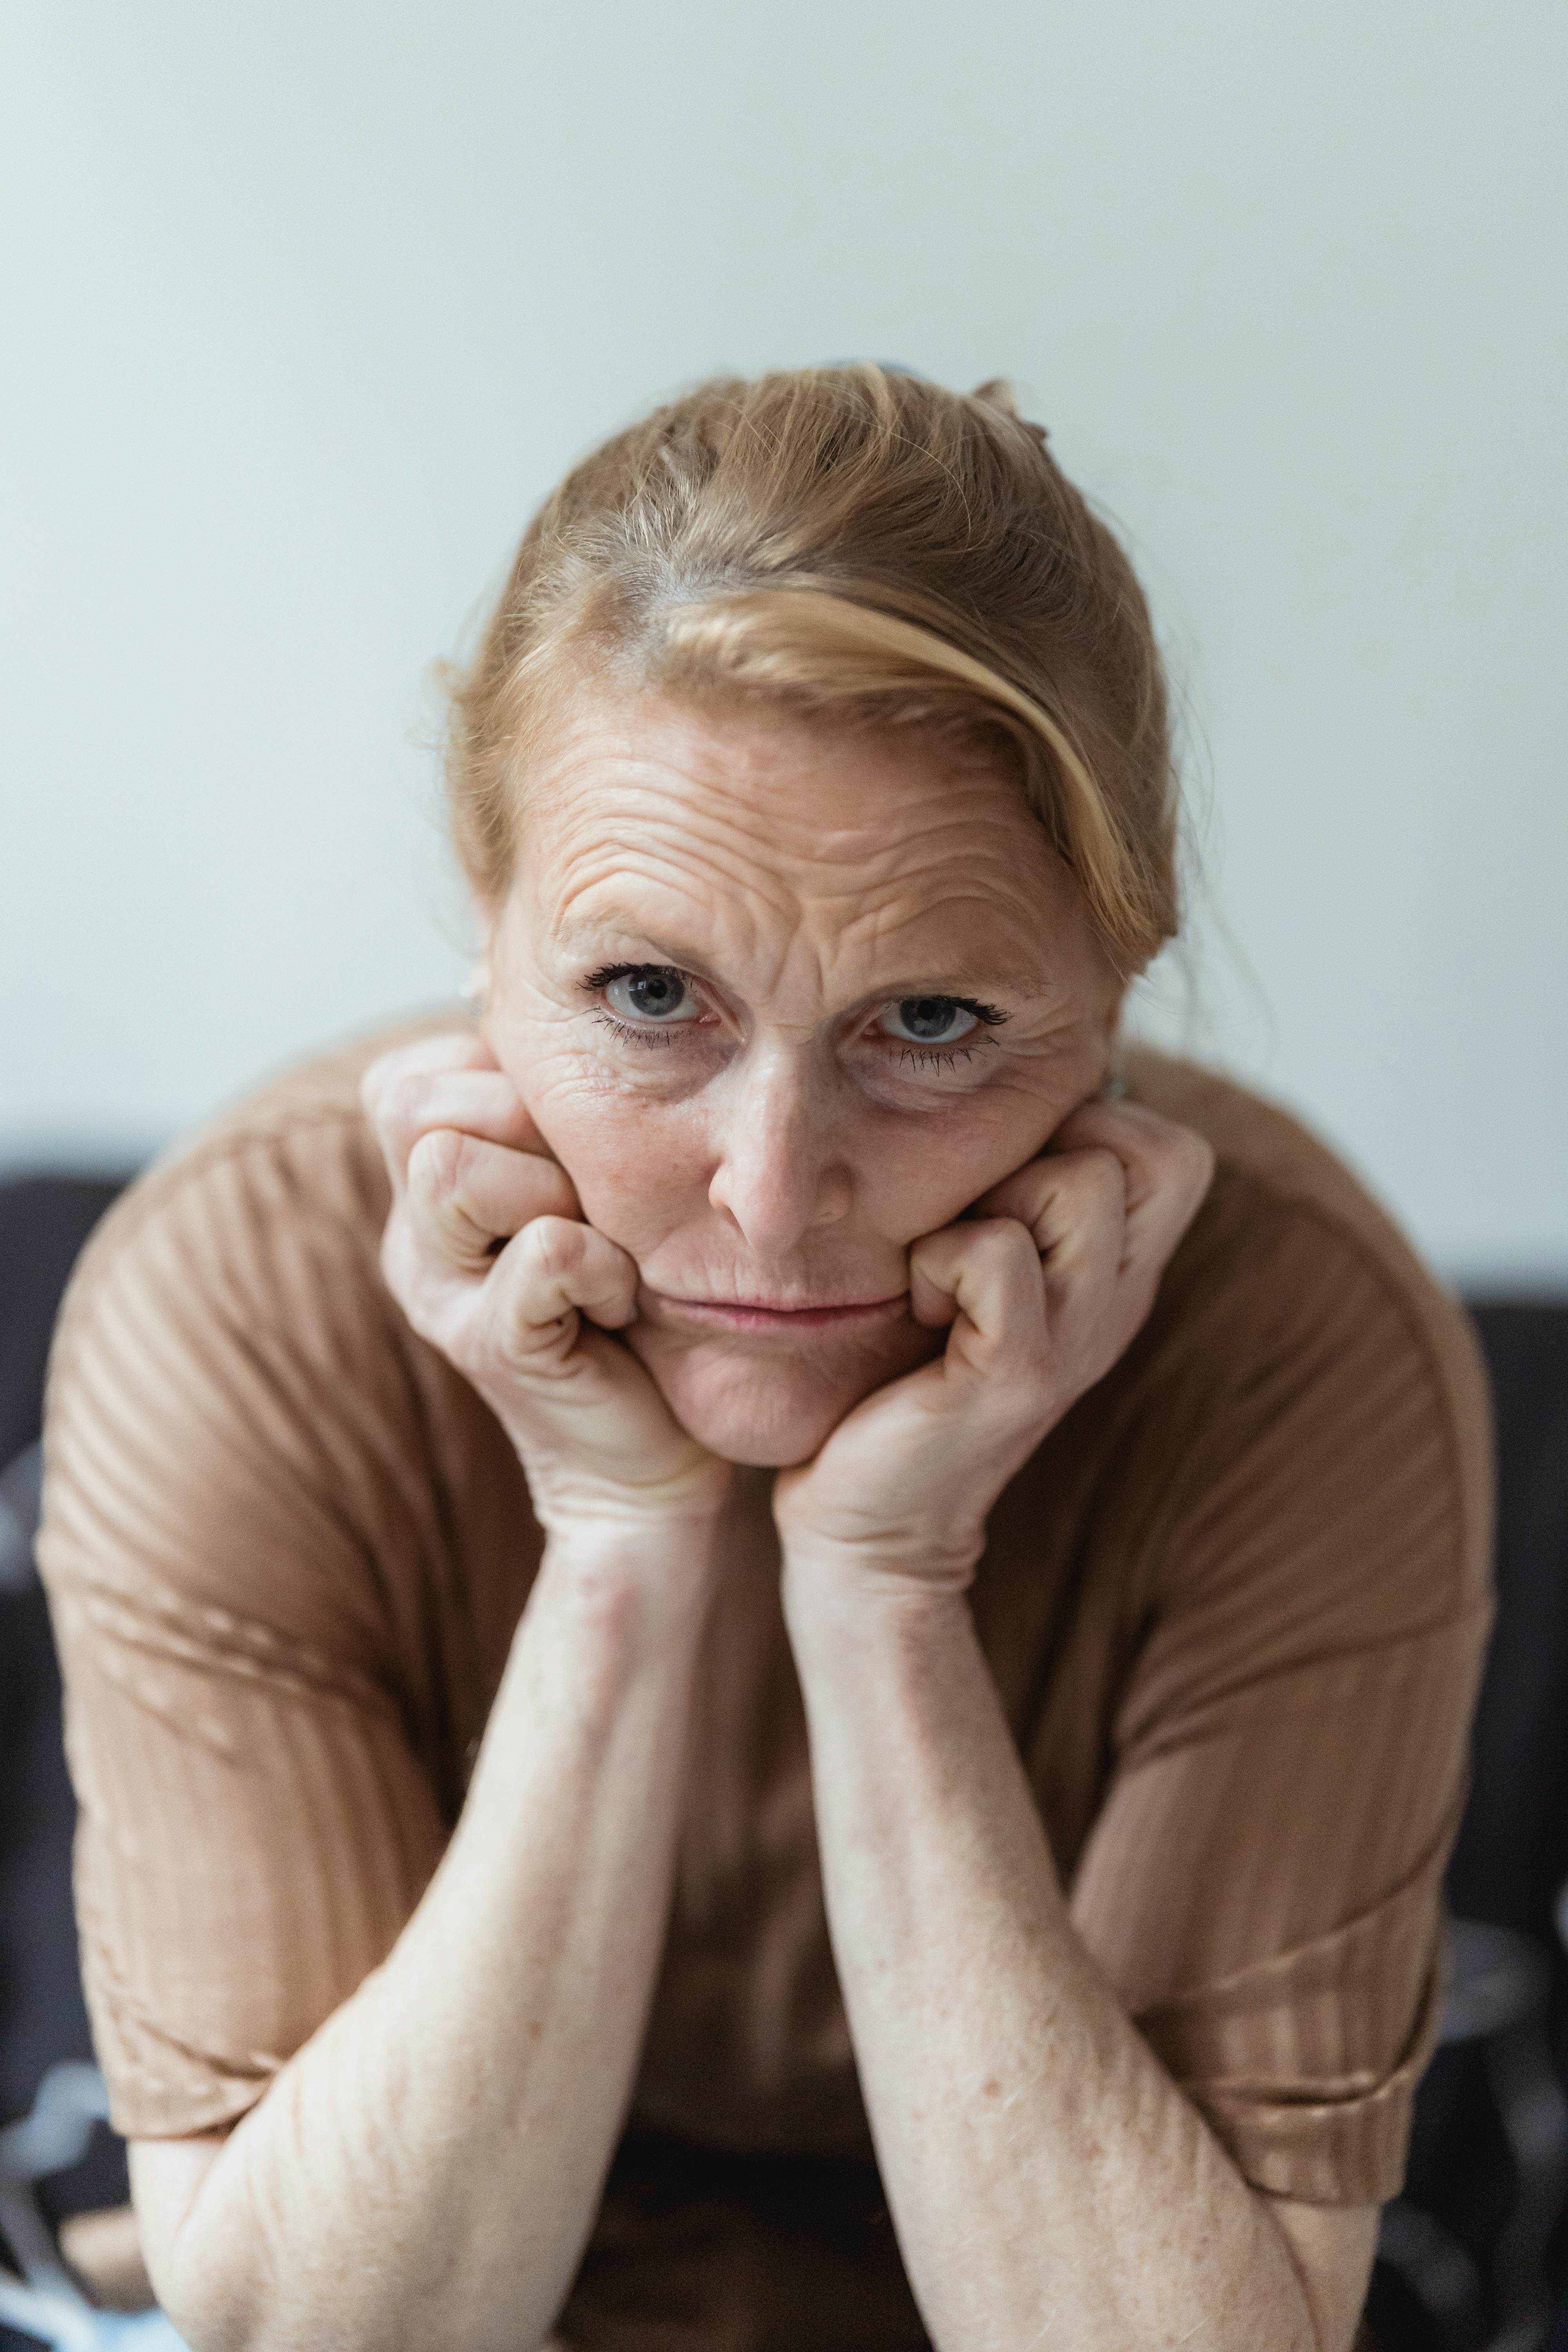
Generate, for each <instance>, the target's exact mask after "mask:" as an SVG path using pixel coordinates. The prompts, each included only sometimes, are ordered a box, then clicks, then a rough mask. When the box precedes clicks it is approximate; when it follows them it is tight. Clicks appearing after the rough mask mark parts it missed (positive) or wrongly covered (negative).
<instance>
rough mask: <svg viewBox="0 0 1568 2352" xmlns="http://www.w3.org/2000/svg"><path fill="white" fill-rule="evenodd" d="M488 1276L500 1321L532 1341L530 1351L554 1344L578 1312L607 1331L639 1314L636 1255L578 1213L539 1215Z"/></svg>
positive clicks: (508, 1247)
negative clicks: (557, 1334)
mask: <svg viewBox="0 0 1568 2352" xmlns="http://www.w3.org/2000/svg"><path fill="white" fill-rule="evenodd" d="M489 1281H490V1284H491V1286H492V1300H493V1312H494V1315H495V1317H496V1320H497V1322H498V1324H500V1327H501V1328H504V1329H507V1330H509V1331H510V1332H512V1333H514V1334H515V1335H516V1336H517V1337H518V1338H519V1339H522V1340H523V1341H524V1342H525V1343H531V1344H530V1345H528V1346H526V1348H525V1352H533V1351H534V1350H535V1349H537V1348H538V1347H540V1346H542V1345H544V1344H547V1343H548V1341H549V1339H550V1338H551V1336H552V1333H554V1332H557V1331H558V1327H560V1326H561V1325H562V1324H563V1322H564V1321H565V1320H566V1318H570V1317H571V1316H572V1315H573V1314H574V1313H577V1312H580V1313H582V1314H584V1315H585V1316H587V1318H588V1319H589V1321H590V1322H592V1323H597V1324H599V1325H601V1326H602V1327H603V1328H605V1330H607V1331H616V1330H619V1329H620V1328H621V1327H622V1326H623V1325H624V1324H626V1323H629V1322H631V1320H632V1319H633V1318H634V1316H635V1315H636V1313H637V1262H636V1260H635V1259H634V1258H631V1257H629V1256H628V1255H627V1254H626V1251H625V1250H624V1249H621V1248H619V1247H618V1246H617V1245H616V1243H614V1242H613V1241H611V1240H610V1239H609V1238H608V1237H607V1235H605V1234H602V1233H600V1232H599V1231H598V1230H597V1228H596V1227H595V1226H593V1225H585V1224H584V1223H581V1222H580V1221H579V1220H576V1219H573V1218H567V1217H535V1218H534V1219H533V1221H532V1223H530V1224H527V1225H525V1226H523V1228H522V1230H521V1233H519V1234H517V1236H516V1238H515V1239H514V1240H512V1241H510V1242H509V1243H508V1244H507V1246H506V1248H505V1249H504V1250H503V1251H502V1252H501V1254H500V1257H499V1258H498V1259H497V1260H496V1263H495V1267H494V1270H493V1271H492V1273H491V1275H490V1276H489ZM569 1336H570V1335H568V1337H569Z"/></svg>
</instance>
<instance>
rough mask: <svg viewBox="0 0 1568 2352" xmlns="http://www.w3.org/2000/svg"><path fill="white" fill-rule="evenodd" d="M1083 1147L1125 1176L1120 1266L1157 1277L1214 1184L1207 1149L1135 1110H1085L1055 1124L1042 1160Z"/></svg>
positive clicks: (1126, 1106) (1094, 1105)
mask: <svg viewBox="0 0 1568 2352" xmlns="http://www.w3.org/2000/svg"><path fill="white" fill-rule="evenodd" d="M1086 1147H1088V1148H1092V1149H1095V1150H1103V1151H1110V1152H1113V1153H1114V1154H1115V1156H1116V1158H1117V1159H1118V1160H1120V1161H1121V1166H1122V1168H1123V1170H1124V1171H1125V1173H1126V1184H1127V1230H1126V1241H1125V1247H1124V1264H1125V1265H1126V1266H1127V1267H1128V1268H1129V1269H1130V1270H1136V1271H1140V1272H1143V1273H1149V1272H1151V1271H1155V1272H1157V1271H1158V1270H1159V1269H1160V1268H1161V1267H1163V1265H1164V1264H1165V1261H1166V1259H1167V1258H1169V1256H1170V1255H1171V1254H1172V1252H1173V1250H1174V1248H1175V1246H1176V1244H1177V1243H1178V1242H1179V1241H1180V1240H1181V1238H1182V1235H1183V1234H1184V1233H1185V1232H1186V1230H1187V1228H1188V1226H1189V1225H1190V1224H1191V1223H1192V1222H1193V1219H1194V1217H1195V1216H1196V1214H1197V1213H1198V1210H1199V1209H1200V1208H1201V1206H1202V1205H1203V1202H1204V1198H1205V1194H1206V1193H1207V1192H1208V1188H1209V1185H1210V1183H1211V1182H1212V1181H1213V1178H1214V1171H1215V1155H1214V1149H1213V1146H1212V1145H1211V1144H1210V1143H1208V1142H1207V1141H1206V1139H1205V1138H1204V1137H1203V1136H1201V1135H1198V1134H1196V1133H1194V1130H1193V1129H1191V1128H1190V1127H1181V1126H1178V1125H1177V1123H1176V1122H1175V1120H1173V1119H1169V1118H1161V1117H1160V1116H1159V1114H1158V1112H1156V1111H1152V1110H1149V1109H1146V1108H1144V1106H1143V1105H1142V1103H1129V1102H1089V1103H1085V1104H1083V1105H1082V1106H1081V1107H1080V1108H1079V1109H1078V1110H1076V1111H1074V1112H1073V1114H1072V1116H1071V1118H1068V1119H1065V1120H1064V1121H1063V1122H1062V1125H1061V1126H1060V1127H1059V1128H1058V1129H1057V1131H1056V1134H1055V1135H1054V1136H1053V1137H1052V1138H1051V1145H1050V1152H1049V1153H1048V1154H1047V1157H1050V1156H1051V1155H1053V1154H1055V1153H1056V1152H1057V1151H1058V1150H1065V1151H1068V1152H1076V1151H1078V1150H1082V1149H1084V1148H1086Z"/></svg>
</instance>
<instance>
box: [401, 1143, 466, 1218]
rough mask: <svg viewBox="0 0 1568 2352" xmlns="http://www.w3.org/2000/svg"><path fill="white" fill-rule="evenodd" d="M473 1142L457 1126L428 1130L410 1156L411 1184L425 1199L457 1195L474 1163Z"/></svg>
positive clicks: (411, 1189)
mask: <svg viewBox="0 0 1568 2352" xmlns="http://www.w3.org/2000/svg"><path fill="white" fill-rule="evenodd" d="M473 1157H474V1151H473V1140H472V1139H471V1137H469V1136H467V1135H463V1134H461V1133H460V1132H459V1131H458V1129H456V1128H453V1127H432V1128H428V1129H426V1131H425V1133H424V1134H422V1135H421V1136H420V1137H419V1138H418V1139H417V1141H416V1143H415V1144H414V1146H413V1148H412V1150H410V1152H409V1154H408V1183H409V1189H410V1191H412V1192H417V1193H418V1194H419V1195H420V1196H421V1198H422V1199H425V1200H439V1199H440V1198H442V1197H443V1196H445V1195H446V1194H448V1193H450V1192H455V1191H456V1190H457V1188H458V1185H459V1184H460V1183H461V1182H462V1181H463V1178H464V1176H465V1175H466V1174H467V1172H468V1169H469V1168H470V1166H471V1165H472V1163H473Z"/></svg>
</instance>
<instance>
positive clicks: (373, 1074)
mask: <svg viewBox="0 0 1568 2352" xmlns="http://www.w3.org/2000/svg"><path fill="white" fill-rule="evenodd" d="M499 1066H500V1065H499V1064H498V1063H497V1061H496V1057H495V1055H494V1054H493V1053H492V1052H491V1050H490V1045H489V1039H488V1038H485V1037H483V1036H481V1035H480V1034H479V1031H478V1030H477V1029H443V1030H442V1031H441V1032H440V1033H439V1034H438V1035H436V1036H426V1037H416V1038H415V1039H414V1040H413V1041H412V1043H410V1044H409V1045H394V1046H393V1047H392V1048H391V1049H390V1051H389V1052H387V1053H384V1054H379V1055H377V1056H376V1058H375V1060H374V1062H372V1063H371V1064H370V1066H369V1067H368V1068H367V1069H366V1070H365V1071H364V1072H363V1076H361V1078H360V1082H359V1091H360V1100H361V1101H362V1102H363V1104H364V1107H365V1109H366V1110H367V1111H368V1112H369V1113H370V1115H371V1117H372V1118H374V1115H375V1110H374V1107H375V1104H376V1103H377V1101H378V1100H379V1099H380V1097H381V1095H382V1094H383V1093H384V1091H385V1089H386V1088H387V1087H391V1086H395V1084H396V1082H397V1080H398V1079H399V1078H403V1077H412V1076H416V1075H417V1074H418V1073H419V1072H422V1071H430V1070H493V1069H496V1068H499Z"/></svg>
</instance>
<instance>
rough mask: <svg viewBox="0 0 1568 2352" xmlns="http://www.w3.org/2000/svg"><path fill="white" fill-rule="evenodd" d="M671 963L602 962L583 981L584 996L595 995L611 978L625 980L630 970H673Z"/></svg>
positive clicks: (606, 985) (605, 986) (607, 984)
mask: <svg viewBox="0 0 1568 2352" xmlns="http://www.w3.org/2000/svg"><path fill="white" fill-rule="evenodd" d="M674 969H675V967H674V965H673V964H663V963H602V964H601V965H600V966H599V969H598V971H591V972H589V973H588V974H587V975H586V976H585V978H584V981H583V983H582V985H583V992H584V995H585V996H596V995H597V994H598V992H599V991H600V989H601V988H608V986H609V984H610V982H611V981H612V980H625V978H626V974H627V973H628V972H630V971H674Z"/></svg>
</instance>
